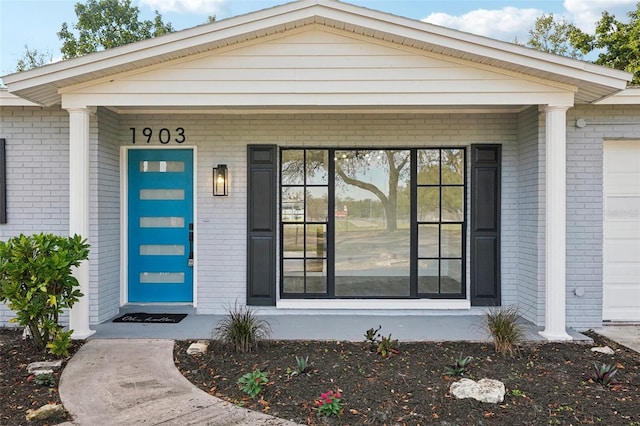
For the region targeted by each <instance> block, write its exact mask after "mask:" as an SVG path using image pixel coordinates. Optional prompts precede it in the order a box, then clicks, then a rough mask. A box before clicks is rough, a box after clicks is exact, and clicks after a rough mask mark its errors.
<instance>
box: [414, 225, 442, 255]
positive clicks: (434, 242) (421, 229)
mask: <svg viewBox="0 0 640 426" xmlns="http://www.w3.org/2000/svg"><path fill="white" fill-rule="evenodd" d="M438 229H439V225H419V226H418V257H438V255H439V252H438Z"/></svg>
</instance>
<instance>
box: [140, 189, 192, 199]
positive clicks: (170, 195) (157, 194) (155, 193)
mask: <svg viewBox="0 0 640 426" xmlns="http://www.w3.org/2000/svg"><path fill="white" fill-rule="evenodd" d="M140 199H141V200H184V189H141V190H140Z"/></svg>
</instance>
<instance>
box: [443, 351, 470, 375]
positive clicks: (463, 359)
mask: <svg viewBox="0 0 640 426" xmlns="http://www.w3.org/2000/svg"><path fill="white" fill-rule="evenodd" d="M471 361H473V357H472V356H462V353H460V356H459V357H458V358H457V359H456V360H455V363H453V365H450V366H448V367H447V370H446V374H447V375H449V376H462V375H464V373H466V372H467V369H468V368H469V365H471Z"/></svg>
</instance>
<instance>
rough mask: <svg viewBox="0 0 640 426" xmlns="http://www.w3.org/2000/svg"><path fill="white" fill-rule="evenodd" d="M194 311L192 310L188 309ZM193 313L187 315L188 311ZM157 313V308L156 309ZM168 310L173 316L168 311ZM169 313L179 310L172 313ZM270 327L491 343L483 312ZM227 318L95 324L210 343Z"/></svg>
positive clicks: (135, 335) (300, 334)
mask: <svg viewBox="0 0 640 426" xmlns="http://www.w3.org/2000/svg"><path fill="white" fill-rule="evenodd" d="M189 309H192V308H189ZM189 309H187V310H184V312H189ZM154 311H155V312H158V311H157V310H154ZM124 312H153V311H151V310H150V309H147V310H145V309H144V308H142V307H137V308H133V309H129V308H127V309H126V310H123V313H124ZM164 312H169V311H168V310H165V311H164ZM171 312H175V310H174V309H172V310H171ZM257 317H258V318H259V319H262V320H265V321H267V322H268V323H269V325H270V326H271V338H272V339H274V340H348V341H362V340H364V333H365V331H366V330H367V329H369V328H372V327H374V328H377V327H378V326H379V325H381V326H382V329H381V330H380V333H381V334H383V335H384V336H388V335H389V334H392V337H393V338H394V339H398V340H400V341H446V340H449V341H452V340H454V341H455V340H458V341H461V340H464V341H476V342H477V341H489V340H490V339H489V335H488V334H487V332H486V331H485V330H484V328H483V324H482V321H483V316H482V315H481V314H480V313H475V314H469V315H433V316H430V315H400V314H399V315H389V314H385V315H361V314H344V315H299V314H283V315H260V314H257ZM223 318H224V316H223V315H196V314H195V313H189V315H187V317H186V318H184V319H183V320H182V321H181V322H179V323H178V324H140V323H135V324H132V323H114V322H112V321H111V319H110V320H108V321H106V322H103V323H101V324H95V325H92V326H91V328H92V329H93V330H96V333H95V334H94V335H93V336H91V337H90V338H95V339H123V338H125V339H141V338H145V339H174V340H182V339H209V338H211V337H212V332H213V330H214V328H215V327H216V325H217V324H218V322H219V321H220V320H222V319H223ZM523 326H524V329H525V339H526V340H528V341H541V342H542V341H545V339H544V338H543V337H542V336H540V335H539V334H538V331H541V330H542V327H536V326H535V325H533V324H532V323H530V322H527V321H523ZM567 332H568V333H569V335H570V336H571V337H573V339H574V340H576V341H587V342H588V341H591V339H590V338H589V337H587V336H584V335H582V334H580V333H578V332H576V331H575V330H571V329H569V330H567Z"/></svg>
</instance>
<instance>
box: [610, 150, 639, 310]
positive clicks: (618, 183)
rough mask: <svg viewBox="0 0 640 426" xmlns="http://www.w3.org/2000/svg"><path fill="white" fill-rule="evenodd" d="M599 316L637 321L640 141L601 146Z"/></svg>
mask: <svg viewBox="0 0 640 426" xmlns="http://www.w3.org/2000/svg"><path fill="white" fill-rule="evenodd" d="M602 316H603V319H604V320H610V321H640V140H636V141H606V142H605V144H604V300H603V312H602Z"/></svg>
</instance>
